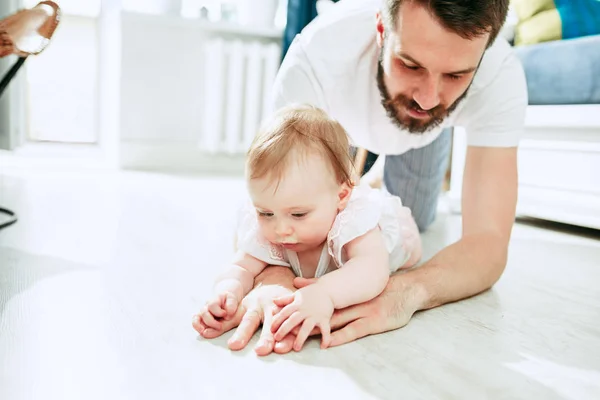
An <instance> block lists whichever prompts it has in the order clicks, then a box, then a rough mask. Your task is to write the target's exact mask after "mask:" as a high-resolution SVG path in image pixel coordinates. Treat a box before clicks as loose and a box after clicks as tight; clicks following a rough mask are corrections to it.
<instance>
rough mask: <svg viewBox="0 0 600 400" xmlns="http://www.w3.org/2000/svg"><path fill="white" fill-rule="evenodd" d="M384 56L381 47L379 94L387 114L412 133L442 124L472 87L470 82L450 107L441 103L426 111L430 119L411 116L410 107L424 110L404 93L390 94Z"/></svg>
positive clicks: (420, 132)
mask: <svg viewBox="0 0 600 400" xmlns="http://www.w3.org/2000/svg"><path fill="white" fill-rule="evenodd" d="M382 57H383V48H382V49H381V54H380V56H379V60H378V63H377V87H378V88H379V94H380V95H381V105H382V106H383V108H384V109H385V111H386V113H387V116H388V117H389V118H390V119H391V120H392V122H393V123H394V125H396V126H397V127H399V128H400V129H406V130H408V131H409V132H410V133H414V134H423V133H425V132H427V131H429V130H431V129H433V128H435V127H437V126H438V125H440V124H441V123H442V122H443V121H444V119H445V118H446V117H448V115H450V114H451V113H452V112H453V111H454V110H455V109H456V107H457V106H458V105H459V104H460V102H461V101H462V100H464V98H465V97H466V96H467V92H468V91H469V87H471V85H470V84H469V87H467V89H466V90H465V91H464V93H463V94H461V95H460V96H459V97H458V99H456V101H455V102H454V103H453V104H452V105H450V107H448V108H444V106H443V105H441V104H439V105H437V106H436V107H434V108H432V109H431V110H427V111H426V112H427V115H428V116H429V119H416V118H411V117H410V116H409V115H407V114H406V112H407V111H408V109H410V108H412V109H415V110H419V111H424V110H423V109H422V108H421V107H420V106H419V104H418V103H417V102H416V101H414V100H412V99H409V98H408V97H406V96H405V95H403V94H397V95H396V96H395V97H394V98H392V97H391V96H390V94H389V92H388V90H387V87H386V86H385V82H384V80H383V65H382ZM402 111H404V116H402V114H401V112H402Z"/></svg>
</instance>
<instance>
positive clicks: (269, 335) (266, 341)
mask: <svg viewBox="0 0 600 400" xmlns="http://www.w3.org/2000/svg"><path fill="white" fill-rule="evenodd" d="M272 321H273V313H272V312H269V311H265V313H264V320H263V326H262V330H261V332H260V338H259V339H258V344H257V345H256V347H255V348H254V351H255V352H256V354H257V355H259V356H266V355H268V354H270V353H271V352H272V351H273V348H274V346H275V339H274V338H273V332H271V323H272Z"/></svg>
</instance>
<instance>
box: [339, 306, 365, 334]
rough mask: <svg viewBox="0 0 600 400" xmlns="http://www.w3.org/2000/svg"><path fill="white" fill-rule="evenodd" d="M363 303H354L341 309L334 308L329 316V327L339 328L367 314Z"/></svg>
mask: <svg viewBox="0 0 600 400" xmlns="http://www.w3.org/2000/svg"><path fill="white" fill-rule="evenodd" d="M365 307H366V306H365V305H364V304H356V305H353V306H350V307H347V308H343V309H341V310H335V311H334V313H333V315H332V316H331V329H333V330H335V329H339V328H342V327H343V326H344V325H346V324H348V323H349V322H352V321H356V320H357V319H361V318H363V317H366V316H368V315H369V314H368V313H365V311H366V310H365Z"/></svg>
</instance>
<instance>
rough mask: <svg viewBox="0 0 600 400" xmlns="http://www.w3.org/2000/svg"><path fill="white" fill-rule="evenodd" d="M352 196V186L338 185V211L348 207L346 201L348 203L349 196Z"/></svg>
mask: <svg viewBox="0 0 600 400" xmlns="http://www.w3.org/2000/svg"><path fill="white" fill-rule="evenodd" d="M351 195H352V186H350V185H349V184H347V183H346V182H344V183H342V184H341V185H340V190H339V192H338V197H339V199H340V201H339V203H338V210H339V211H342V210H343V209H344V208H346V206H347V205H348V201H350V196H351Z"/></svg>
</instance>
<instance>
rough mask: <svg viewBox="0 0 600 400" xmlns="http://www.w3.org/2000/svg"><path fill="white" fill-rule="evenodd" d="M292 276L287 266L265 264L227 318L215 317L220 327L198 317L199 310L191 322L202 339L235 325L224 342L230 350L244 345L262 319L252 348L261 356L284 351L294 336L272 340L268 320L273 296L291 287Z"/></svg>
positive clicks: (269, 321)
mask: <svg viewBox="0 0 600 400" xmlns="http://www.w3.org/2000/svg"><path fill="white" fill-rule="evenodd" d="M293 278H294V273H293V272H292V271H291V270H290V269H289V268H286V267H267V268H266V269H265V270H264V271H263V272H262V273H261V274H259V275H258V276H257V277H256V284H255V287H254V289H253V290H252V291H250V293H248V295H247V296H246V297H245V298H244V299H243V300H242V302H241V303H240V305H239V307H238V308H237V312H236V313H235V315H234V316H233V317H232V318H231V319H228V320H224V319H223V320H219V321H218V322H219V324H220V325H219V326H220V327H219V328H213V327H211V326H208V325H207V324H206V323H204V322H203V321H202V319H201V315H202V313H200V314H198V315H195V316H194V318H193V319H192V326H193V327H194V329H195V330H196V331H197V332H198V333H199V334H200V335H201V336H202V337H203V338H205V339H214V338H216V337H218V336H221V335H222V334H223V333H225V332H228V331H230V330H231V329H234V328H236V327H237V329H236V331H235V333H234V334H233V336H232V337H231V338H230V339H229V341H228V345H229V348H230V349H231V350H241V349H243V348H245V347H246V346H247V345H248V342H250V339H251V338H252V336H254V333H255V332H256V331H257V329H258V327H259V326H260V324H261V323H262V324H263V329H262V332H261V335H260V339H259V341H258V344H257V345H256V347H255V348H254V350H255V352H256V354H258V355H259V356H265V355H268V354H270V353H271V352H273V351H275V352H276V353H281V354H283V353H288V352H289V351H291V349H292V345H293V343H294V339H295V336H293V335H288V336H286V337H285V338H284V339H283V340H282V341H280V342H277V343H275V340H274V339H273V334H272V333H271V321H272V319H273V313H274V308H275V304H274V303H273V300H274V299H275V298H278V297H283V296H286V295H288V294H290V293H292V292H293V291H294V290H295V289H294V287H293V285H292V280H293Z"/></svg>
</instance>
